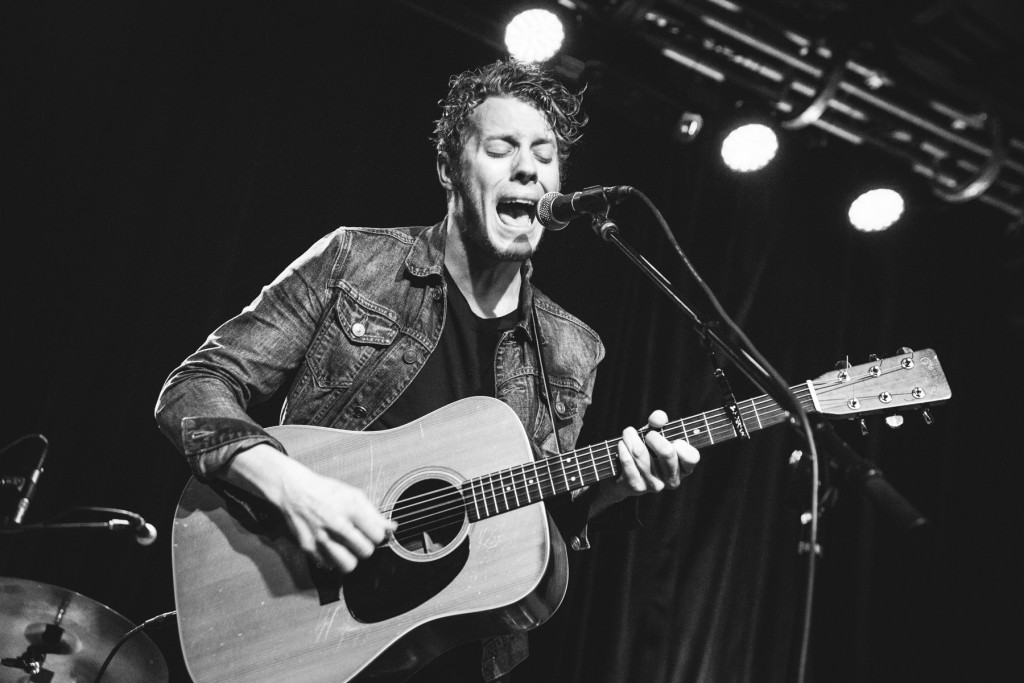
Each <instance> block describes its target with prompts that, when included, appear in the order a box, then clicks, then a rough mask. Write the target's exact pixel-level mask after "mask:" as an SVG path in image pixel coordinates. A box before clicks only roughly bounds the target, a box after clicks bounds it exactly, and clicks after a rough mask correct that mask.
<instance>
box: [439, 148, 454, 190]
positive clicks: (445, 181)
mask: <svg viewBox="0 0 1024 683" xmlns="http://www.w3.org/2000/svg"><path fill="white" fill-rule="evenodd" d="M437 179H438V180H439V181H440V182H441V187H443V188H444V189H445V191H447V192H451V191H452V189H453V187H454V183H453V182H452V165H451V161H449V159H448V155H447V154H444V153H443V152H439V153H438V155H437Z"/></svg>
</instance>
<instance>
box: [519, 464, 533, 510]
mask: <svg viewBox="0 0 1024 683" xmlns="http://www.w3.org/2000/svg"><path fill="white" fill-rule="evenodd" d="M518 470H519V481H518V482H516V483H515V487H516V488H517V489H518V488H519V487H520V486H522V489H523V494H524V495H525V496H526V504H527V505H529V504H530V503H532V502H533V501H532V500H530V487H529V486H527V484H526V467H525V466H523V467H519V468H518ZM517 500H518V498H517Z"/></svg>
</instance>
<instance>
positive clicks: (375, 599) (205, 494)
mask: <svg viewBox="0 0 1024 683" xmlns="http://www.w3.org/2000/svg"><path fill="white" fill-rule="evenodd" d="M269 431H270V432H271V433H272V434H273V435H274V437H275V438H277V439H278V440H280V441H281V443H282V444H284V446H285V448H286V449H287V451H288V453H289V455H291V456H292V457H293V458H295V459H296V460H298V461H300V462H302V463H303V464H305V465H307V466H308V467H310V468H311V469H313V470H314V471H316V472H319V473H321V474H324V475H327V476H331V477H335V478H337V479H339V480H343V481H345V482H347V483H349V484H352V485H354V486H357V487H360V488H361V489H363V491H365V492H366V494H367V495H368V496H369V497H370V500H371V501H372V502H373V503H374V504H376V505H377V506H378V507H379V508H380V509H381V510H384V511H389V510H391V509H393V508H395V507H396V506H398V507H399V508H401V507H402V506H403V505H405V506H408V505H409V504H410V503H416V501H422V500H425V499H429V500H441V499H453V498H454V499H460V498H459V496H458V495H457V491H458V489H459V486H460V485H461V483H462V482H463V481H465V480H467V479H471V478H473V477H477V476H481V475H484V474H487V473H490V472H494V471H495V470H500V469H504V468H509V467H512V466H515V465H519V464H522V463H526V462H530V461H532V459H533V456H532V449H531V447H530V443H529V441H528V440H527V436H526V433H525V432H524V430H523V427H522V424H521V423H520V421H519V418H518V417H517V416H516V414H515V413H514V412H513V411H512V410H511V408H509V407H508V406H506V405H505V404H504V403H501V402H500V401H497V400H495V399H489V398H482V397H475V398H470V399H464V400H462V401H458V402H456V403H453V404H451V405H449V406H446V407H445V408H442V409H441V410H438V411H436V412H434V413H431V414H430V415H427V416H425V417H424V418H422V419H420V420H417V421H415V422H412V423H410V424H408V425H405V426H404V427H400V428H397V429H391V430H386V431H380V432H346V431H342V430H336V429H327V428H323V427H309V426H300V425H286V426H281V427H273V428H270V429H269ZM460 500H461V499H460ZM409 526H410V529H407V530H406V531H405V533H404V534H403V525H402V524H400V528H399V532H398V533H397V534H396V538H394V539H389V541H388V542H387V547H380V548H378V549H377V552H376V553H375V554H374V556H373V557H372V558H370V559H369V560H367V561H366V562H363V563H361V564H360V567H359V568H358V569H357V570H356V572H354V573H353V574H350V575H347V576H342V575H341V574H340V573H337V572H332V571H326V570H323V569H320V568H317V567H316V566H315V565H314V564H313V563H312V562H311V561H310V560H309V558H308V556H307V555H306V554H305V553H303V552H302V551H301V550H300V549H299V548H298V546H297V545H296V544H295V543H294V542H293V541H291V539H290V538H289V537H288V536H287V535H286V534H284V533H280V532H268V531H267V530H265V529H264V530H261V529H254V528H253V526H252V524H251V523H250V522H248V521H246V520H245V518H244V517H243V516H239V515H235V514H233V513H232V512H230V511H229V510H228V508H227V507H225V504H224V500H223V498H222V497H221V496H220V495H218V494H217V493H216V492H215V491H214V490H213V489H211V488H210V487H207V486H205V485H203V484H201V483H199V482H198V481H196V480H194V479H193V480H191V481H190V482H189V484H188V485H187V487H186V489H185V491H184V493H183V494H182V496H181V500H180V502H179V504H178V509H177V512H176V515H175V519H174V525H173V529H172V555H173V566H174V593H175V603H176V605H177V610H178V628H179V634H180V638H181V645H182V650H183V653H184V656H185V662H186V665H187V667H188V670H189V673H190V674H191V675H192V677H193V679H194V680H195V681H196V683H208V682H212V681H217V682H218V683H220V682H227V681H245V682H246V683H258V682H259V681H284V680H296V681H308V682H311V683H312V682H317V681H349V680H352V679H354V678H356V677H358V678H359V679H360V680H404V679H405V678H408V677H409V676H411V675H412V673H414V672H415V671H416V670H417V669H419V668H420V667H422V666H423V665H424V664H426V663H427V662H428V661H430V660H431V659H433V658H434V657H436V656H437V655H438V654H440V653H441V652H443V651H445V650H447V649H450V648H451V647H453V646H455V645H457V644H459V643H461V642H466V641H470V640H478V639H481V638H483V637H485V636H491V635H501V634H507V633H510V632H514V631H523V630H527V629H530V628H533V627H536V626H538V625H540V624H541V623H543V622H544V621H545V620H546V619H547V618H548V617H549V616H551V614H553V613H554V611H555V609H557V607H558V605H559V604H560V602H561V600H562V597H563V596H564V594H565V588H566V584H567V581H568V573H567V562H566V557H565V546H564V544H563V543H562V540H561V538H560V537H559V536H558V532H557V530H556V529H555V527H554V526H553V525H550V524H549V523H548V518H547V514H546V511H545V509H544V506H543V505H527V506H525V507H522V508H519V509H516V510H512V511H510V512H508V513H506V514H500V515H496V516H493V517H487V518H486V519H482V520H480V521H476V522H471V521H469V519H468V517H467V516H466V515H464V514H461V515H457V518H455V519H452V520H450V523H449V524H448V525H447V526H444V527H443V528H440V529H436V530H428V531H425V532H423V533H416V529H414V528H411V527H412V526H413V525H411V524H410V525H409Z"/></svg>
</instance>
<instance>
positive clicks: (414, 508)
mask: <svg viewBox="0 0 1024 683" xmlns="http://www.w3.org/2000/svg"><path fill="white" fill-rule="evenodd" d="M902 370H905V368H902V367H896V368H892V369H886V370H885V371H883V372H882V373H880V375H887V374H891V373H893V372H900V371H902ZM880 375H879V376H880ZM877 378H878V376H871V375H863V376H860V377H856V378H851V379H849V380H847V381H846V382H842V381H839V380H838V379H836V380H826V381H822V382H819V383H813V386H814V389H815V390H816V392H817V393H818V402H819V405H822V404H824V403H825V402H832V403H835V402H838V401H837V400H836V399H828V397H827V394H828V393H830V392H831V391H833V390H838V389H843V388H849V387H851V386H854V385H857V384H860V383H862V382H866V381H871V380H873V379H877ZM793 390H794V391H795V392H796V393H799V394H802V396H800V398H799V400H800V401H801V403H806V402H808V401H809V399H810V390H809V389H808V387H807V385H805V384H804V385H797V386H795V387H793ZM839 400H841V401H848V400H849V398H848V397H844V398H843V399H839ZM744 403H745V404H748V405H747V406H745V407H746V408H747V409H748V410H750V409H753V410H754V411H755V420H757V418H759V417H760V416H762V415H763V416H764V418H765V419H768V420H772V419H774V418H776V417H779V416H780V415H785V414H786V411H785V410H782V409H781V408H779V406H778V404H777V403H776V402H775V401H773V400H772V399H771V398H770V397H767V396H760V397H756V398H753V399H748V400H746V401H742V402H740V403H739V404H738V405H742V404H744ZM763 406H768V407H770V409H769V410H766V411H763V412H762V411H761V410H758V408H759V407H763ZM723 414H725V412H724V411H723V410H722V409H716V410H714V411H706V412H704V413H701V414H700V415H699V416H695V417H692V418H684V419H682V420H677V421H675V422H673V423H669V424H667V425H665V427H664V428H662V433H663V434H665V436H666V438H668V439H670V440H673V439H674V438H676V437H682V438H684V439H685V440H687V441H688V442H689V441H690V439H687V438H686V436H687V433H688V432H690V431H691V429H693V428H699V427H691V426H689V425H699V424H703V425H704V428H703V429H702V430H701V431H700V433H699V434H692V433H691V436H694V437H707V438H708V439H709V443H711V444H713V443H716V438H715V435H716V433H718V432H722V433H721V434H718V439H717V441H721V440H723V437H724V438H725V439H731V438H733V437H735V436H736V434H735V429H734V428H733V423H732V419H731V418H730V417H729V416H728V415H727V414H725V415H726V417H725V418H722V417H721V416H722V415H723ZM709 415H713V416H714V418H713V419H711V420H709V419H708V416H709ZM741 419H743V421H744V423H746V421H747V420H749V419H750V417H749V416H747V417H743V416H742V414H741ZM757 421H758V422H760V420H757ZM772 424H776V423H772ZM759 426H760V424H759ZM648 429H649V428H647V427H644V428H642V429H641V430H638V431H640V432H641V433H644V432H646V431H648ZM677 430H682V431H681V432H680V431H677ZM695 440H698V439H696V438H695ZM699 440H703V439H699ZM617 444H618V440H617V439H615V440H609V441H605V442H603V443H601V444H595V445H593V446H589V447H584V448H580V449H577V450H575V451H572V452H571V454H581V453H583V452H584V451H586V452H588V453H587V455H589V456H591V457H589V459H588V462H589V463H590V466H589V467H586V469H587V470H588V471H593V473H594V475H593V476H594V477H595V481H600V480H601V479H603V478H605V476H608V475H613V474H615V473H616V465H617V460H615V459H614V458H613V457H612V450H613V448H614V449H617ZM571 454H566V455H568V456H570V457H568V458H565V456H561V457H552V458H548V459H546V460H542V461H535V462H531V463H524V464H522V465H519V466H516V467H512V468H508V469H507V470H502V471H499V472H497V473H492V474H490V475H487V476H485V477H478V478H475V479H472V480H469V482H468V483H470V495H471V498H472V503H473V505H474V506H475V507H476V511H477V515H478V517H480V518H481V519H482V518H485V517H490V516H493V515H494V514H501V513H502V512H508V511H510V510H512V509H518V508H519V507H522V503H521V502H520V501H519V498H518V493H519V492H522V493H523V494H524V497H526V499H527V502H528V504H529V503H532V502H535V501H534V500H532V498H533V496H531V494H530V491H529V489H530V483H529V481H528V480H527V479H526V477H527V472H528V471H529V469H530V468H531V467H532V468H533V471H534V474H535V475H542V474H543V475H546V476H547V477H548V478H549V479H551V478H553V477H555V476H556V475H554V474H553V472H554V465H555V464H556V463H557V465H558V467H559V469H560V470H561V473H562V476H563V477H565V469H566V467H565V463H564V462H562V461H563V460H571V461H574V462H575V465H576V468H577V471H578V473H579V474H580V477H581V479H580V482H579V484H578V486H576V488H579V487H582V486H584V485H586V484H587V483H590V482H587V481H586V478H585V477H584V474H583V469H584V468H583V467H581V466H580V464H579V455H571ZM595 454H596V455H600V456H603V457H604V458H605V459H606V460H607V462H601V461H599V460H597V459H595V458H594V457H593V456H594V455H595ZM545 470H546V472H545ZM517 474H519V475H520V476H521V477H522V479H521V482H517V481H516V475H517ZM503 475H505V476H507V477H508V478H509V480H510V481H511V482H512V484H511V487H508V486H504V485H503ZM588 476H589V472H588ZM496 477H497V484H498V486H496V485H495V478H496ZM534 479H535V480H536V484H535V486H536V489H537V491H538V492H539V494H540V496H539V499H540V500H543V499H546V498H548V497H549V496H551V495H554V494H555V493H557V492H559V491H558V487H557V486H556V485H555V483H554V481H553V480H551V481H549V482H545V481H542V479H541V477H540V476H535V477H534ZM474 482H477V483H479V487H480V489H481V491H480V493H479V494H478V493H477V492H476V491H475V485H474ZM488 488H489V489H490V491H489V492H488V490H487V489H488ZM566 490H571V487H569V486H568V482H567V489H566ZM488 498H489V499H490V501H491V504H490V505H488ZM510 498H511V500H510ZM502 502H504V508H505V509H504V510H502V505H501V503H502ZM513 502H514V505H513ZM480 504H482V505H483V508H484V512H485V513H486V514H485V515H484V516H482V517H481V516H480V515H479V506H480ZM469 507H470V502H469V501H467V500H466V498H465V497H464V496H463V494H462V490H461V489H455V488H451V489H449V490H448V491H446V492H444V493H441V494H440V495H438V494H437V492H436V491H431V492H427V493H423V494H418V495H417V496H412V497H410V498H407V499H404V500H402V501H399V503H398V504H396V505H395V506H394V507H393V508H392V509H391V510H382V512H383V513H384V514H390V515H392V517H393V518H394V519H395V520H396V521H399V523H400V529H401V531H402V532H403V533H415V532H417V531H419V530H420V529H430V528H434V527H435V525H437V523H438V522H445V523H454V522H455V521H457V520H462V519H464V517H465V516H466V515H467V514H468V512H469ZM492 509H493V510H494V512H493V513H492V512H491V510H492ZM439 516H440V517H439Z"/></svg>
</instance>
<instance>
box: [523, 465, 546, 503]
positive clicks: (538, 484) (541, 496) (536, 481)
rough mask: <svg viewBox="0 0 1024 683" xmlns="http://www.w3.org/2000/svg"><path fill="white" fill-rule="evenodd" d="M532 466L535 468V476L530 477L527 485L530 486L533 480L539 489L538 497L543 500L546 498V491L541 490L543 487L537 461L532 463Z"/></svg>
mask: <svg viewBox="0 0 1024 683" xmlns="http://www.w3.org/2000/svg"><path fill="white" fill-rule="evenodd" d="M530 467H531V469H532V470H533V476H532V477H531V478H530V480H529V481H527V486H529V485H530V483H531V482H532V484H533V486H534V487H535V488H536V490H537V494H536V496H535V497H536V499H537V500H543V499H544V492H543V491H541V489H540V477H539V475H538V473H537V463H535V462H534V463H530ZM527 490H529V489H527Z"/></svg>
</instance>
